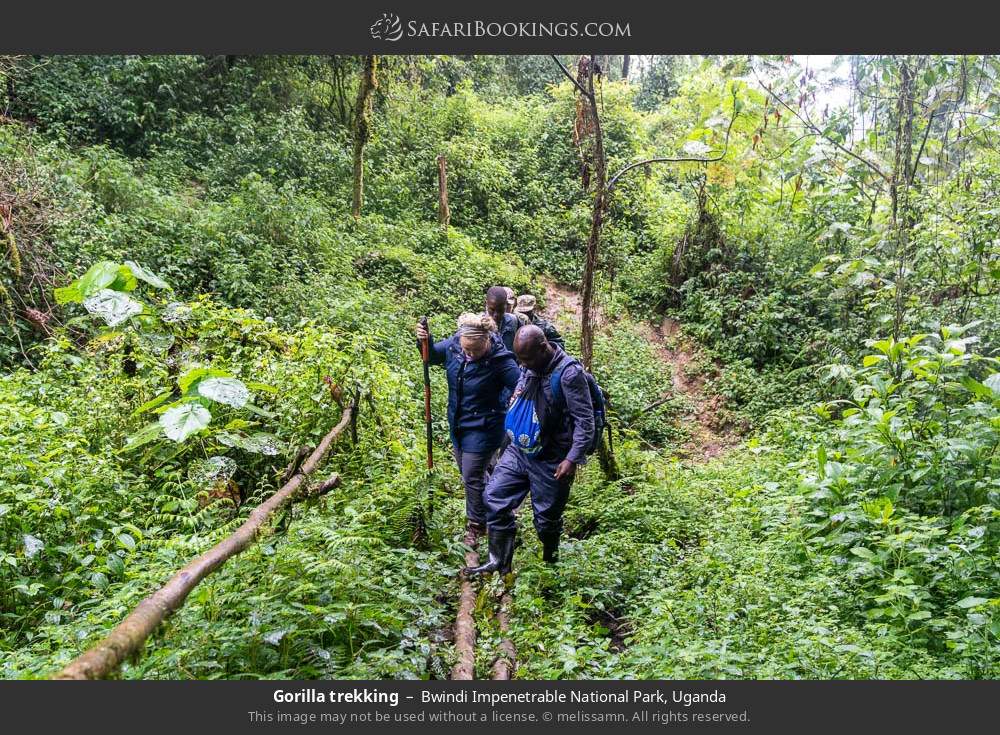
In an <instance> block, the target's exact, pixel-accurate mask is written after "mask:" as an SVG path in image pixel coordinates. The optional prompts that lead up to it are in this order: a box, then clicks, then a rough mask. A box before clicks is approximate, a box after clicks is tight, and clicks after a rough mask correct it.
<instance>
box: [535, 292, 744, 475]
mask: <svg viewBox="0 0 1000 735" xmlns="http://www.w3.org/2000/svg"><path fill="white" fill-rule="evenodd" d="M544 283H545V308H544V310H543V312H542V313H543V315H544V316H545V318H546V319H549V320H550V321H552V322H554V323H555V324H556V326H557V327H559V328H560V329H570V328H576V327H577V326H578V325H579V324H580V320H581V315H582V312H583V308H582V304H581V299H580V294H579V292H578V291H575V290H574V289H572V288H568V287H566V286H562V285H559V284H557V283H554V282H553V281H550V280H545V282H544ZM608 323H609V319H608V318H607V317H606V315H605V314H604V313H603V312H602V310H601V308H600V305H597V306H596V308H595V309H594V326H595V328H596V329H598V330H599V329H601V328H602V327H606V326H607V325H608ZM639 329H640V332H641V334H643V335H644V336H645V337H646V339H647V340H648V341H649V344H650V346H651V347H652V348H653V350H654V351H655V353H656V355H657V357H658V358H659V359H660V360H661V361H662V362H663V364H664V365H665V366H666V367H667V368H668V369H669V374H670V383H669V384H665V385H664V390H663V396H662V397H663V398H664V399H668V398H670V397H672V396H680V397H682V398H683V399H684V405H685V407H686V410H685V413H684V415H683V417H682V420H683V421H684V423H685V426H686V428H687V429H688V431H689V433H690V438H689V439H688V440H687V441H686V442H685V443H684V446H683V447H682V448H681V454H683V456H684V457H685V458H688V459H691V460H695V461H708V460H711V459H714V458H716V457H718V456H720V455H721V454H723V453H724V452H725V451H726V450H727V449H729V448H730V447H732V446H734V445H735V444H736V443H737V442H738V437H737V436H736V435H735V434H734V433H733V432H732V431H731V430H730V429H729V428H728V427H727V426H726V425H725V421H724V419H723V417H722V413H721V408H722V398H721V397H720V396H717V395H712V394H710V393H709V392H708V391H707V390H706V388H705V382H706V379H707V376H706V375H705V373H704V368H703V366H704V365H706V364H711V363H709V362H708V361H707V360H705V358H704V355H703V354H702V353H701V351H700V350H699V349H698V347H697V346H696V345H695V344H693V343H692V342H691V340H689V339H687V338H685V337H684V335H683V334H682V333H681V325H680V323H679V322H678V321H676V320H675V319H671V318H670V317H664V319H663V321H662V322H660V324H659V325H656V326H653V325H651V324H648V323H646V322H642V323H640V324H639ZM711 369H713V370H714V369H716V368H715V367H714V366H713V367H712V368H711Z"/></svg>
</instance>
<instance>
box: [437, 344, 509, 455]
mask: <svg viewBox="0 0 1000 735" xmlns="http://www.w3.org/2000/svg"><path fill="white" fill-rule="evenodd" d="M430 362H431V364H433V365H443V366H444V369H445V372H446V373H447V374H448V427H449V428H450V429H451V441H452V443H453V444H454V445H455V446H456V447H458V448H459V449H461V450H462V451H463V452H492V451H494V450H495V449H496V448H497V447H499V446H500V443H501V442H502V441H503V437H504V428H503V423H504V417H505V416H506V415H507V406H506V404H504V403H503V402H502V398H503V396H504V395H507V396H509V395H510V393H511V391H513V389H514V387H515V386H516V385H517V381H518V380H519V379H520V377H521V369H520V368H519V367H518V365H517V361H516V360H515V359H514V353H512V352H510V351H508V350H507V348H506V347H504V345H503V342H501V341H500V338H499V337H497V336H494V337H493V338H492V345H491V346H490V350H489V352H487V353H486V355H485V356H483V357H481V358H480V359H478V360H467V359H466V358H465V354H464V353H463V352H462V347H461V345H460V344H459V341H458V335H453V336H451V337H449V338H448V339H443V340H440V341H439V342H435V343H433V344H432V345H431V350H430Z"/></svg>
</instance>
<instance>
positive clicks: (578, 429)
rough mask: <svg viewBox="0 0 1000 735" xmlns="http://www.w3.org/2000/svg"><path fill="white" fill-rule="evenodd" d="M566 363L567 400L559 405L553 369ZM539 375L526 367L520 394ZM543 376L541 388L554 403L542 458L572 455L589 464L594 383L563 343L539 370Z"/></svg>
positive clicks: (559, 458) (562, 382) (563, 380)
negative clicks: (553, 393)
mask: <svg viewBox="0 0 1000 735" xmlns="http://www.w3.org/2000/svg"><path fill="white" fill-rule="evenodd" d="M560 366H561V367H562V378H561V380H560V381H559V382H560V385H561V386H562V394H563V398H564V401H565V402H564V403H563V405H562V406H560V407H555V399H554V397H553V396H552V371H554V370H555V369H556V368H557V367H560ZM534 375H536V373H534V372H532V371H531V370H526V371H524V375H523V376H522V378H521V380H520V382H519V383H518V386H517V389H516V390H515V393H516V394H520V392H521V391H522V390H523V389H524V384H525V382H526V381H527V379H528V378H529V377H532V376H534ZM538 375H540V376H541V390H542V393H543V394H544V397H545V402H546V403H547V404H548V405H549V406H550V407H553V408H551V409H550V411H549V412H548V413H551V421H552V424H551V425H550V426H547V427H546V434H547V435H548V436H547V439H546V440H545V441H546V446H545V447H544V448H543V449H542V451H541V453H540V454H539V456H538V459H542V460H546V461H557V462H561V461H562V460H564V459H568V460H569V461H570V462H572V463H573V464H576V465H581V464H586V462H587V448H588V447H589V446H590V444H591V442H592V441H593V439H594V431H595V427H594V404H593V403H592V402H591V400H590V387H589V386H588V384H587V376H586V375H584V374H583V366H582V365H581V364H580V363H579V362H577V361H575V360H573V358H572V357H570V356H569V355H568V354H566V352H565V350H563V349H562V348H561V347H555V354H554V355H552V360H551V361H550V362H549V364H548V365H546V366H545V368H544V369H543V370H542V371H541V372H540V373H538Z"/></svg>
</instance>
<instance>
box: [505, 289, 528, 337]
mask: <svg viewBox="0 0 1000 735" xmlns="http://www.w3.org/2000/svg"><path fill="white" fill-rule="evenodd" d="M503 290H504V291H506V292H507V313H508V314H513V315H514V316H516V317H517V320H518V321H519V322H521V326H522V327H523V326H524V325H525V324H530V322H529V321H528V317H527V316H525V315H524V314H521V313H519V312H518V311H517V309H516V308H515V307H516V306H517V294H516V293H514V289H512V288H511V287H510V286H504V287H503Z"/></svg>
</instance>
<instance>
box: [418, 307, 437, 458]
mask: <svg viewBox="0 0 1000 735" xmlns="http://www.w3.org/2000/svg"><path fill="white" fill-rule="evenodd" d="M420 326H422V327H423V328H424V329H425V330H426V329H427V317H425V316H422V317H420ZM420 354H421V355H422V356H423V358H424V423H425V424H426V425H427V471H428V472H430V471H431V470H433V469H434V445H433V434H432V431H431V338H430V332H428V333H427V337H425V338H424V340H423V344H421V345H420Z"/></svg>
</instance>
